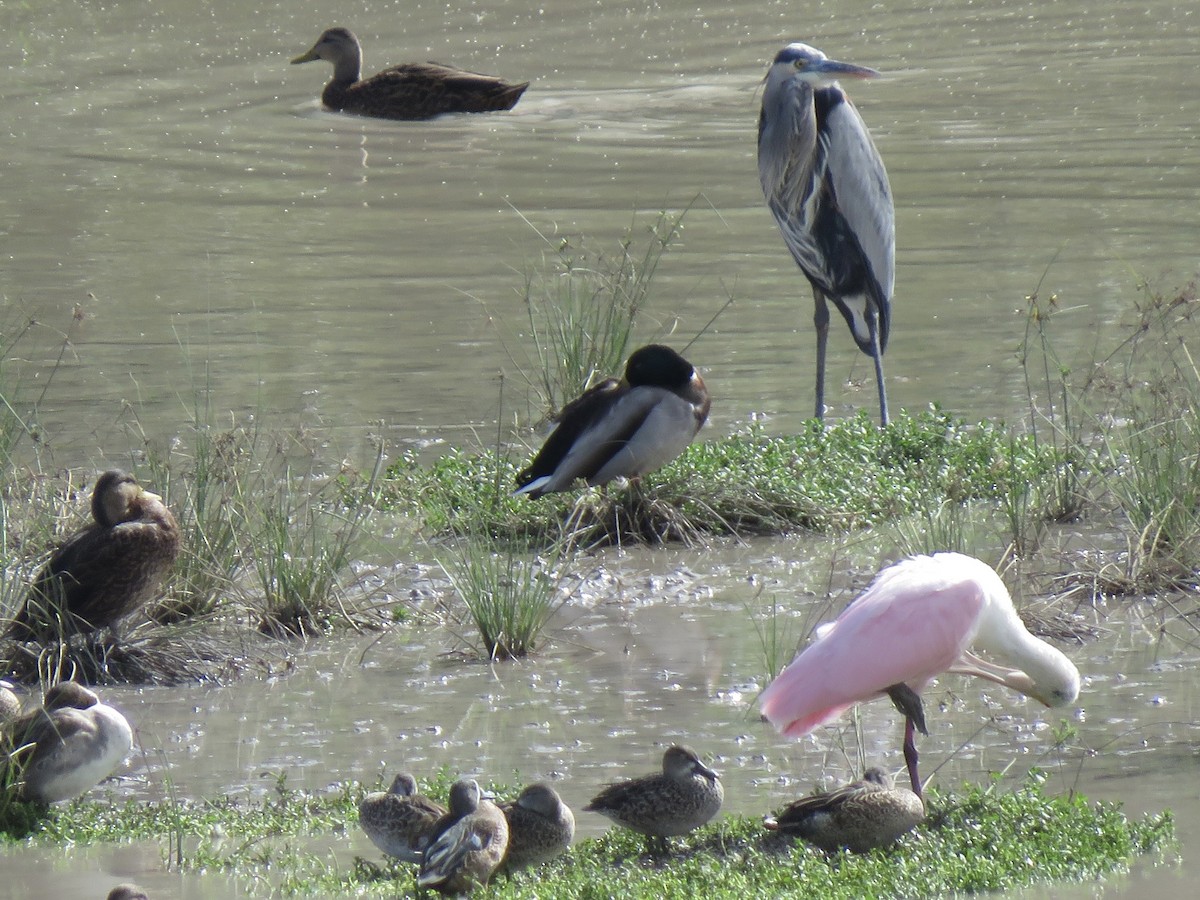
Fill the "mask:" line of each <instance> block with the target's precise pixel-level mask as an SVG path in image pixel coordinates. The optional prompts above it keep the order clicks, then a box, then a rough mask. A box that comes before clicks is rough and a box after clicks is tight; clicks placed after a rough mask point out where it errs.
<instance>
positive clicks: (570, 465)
mask: <svg viewBox="0 0 1200 900" xmlns="http://www.w3.org/2000/svg"><path fill="white" fill-rule="evenodd" d="M710 403H711V401H710V400H709V396H708V389H707V388H706V387H705V386H704V379H702V378H701V377H700V375H699V373H697V372H696V370H695V369H694V368H693V367H692V364H691V363H689V362H688V361H687V360H686V359H684V358H683V357H682V356H680V355H679V354H678V353H676V352H675V351H674V350H672V349H671V348H670V347H664V346H662V345H661V344H650V345H648V346H645V347H642V348H640V349H638V350H636V351H634V353H633V354H632V355H631V356H630V357H629V361H628V362H627V363H626V364H625V377H624V379H622V380H620V381H618V380H617V379H615V378H607V379H605V380H604V381H602V382H600V384H598V385H596V386H595V387H594V388H592V389H591V390H589V391H587V392H586V393H585V394H584V395H583V396H582V397H579V398H578V399H577V400H574V401H572V402H571V403H569V404H567V406H566V407H565V408H564V409H563V411H562V413H561V414H560V415H559V417H558V425H557V426H556V427H555V429H554V431H553V432H552V433H551V434H550V437H548V438H547V439H546V443H545V444H544V445H543V446H542V449H541V450H540V451H539V452H538V454H537V456H535V457H534V459H533V462H532V463H530V464H529V467H528V468H527V469H525V470H524V471H522V472H521V473H520V474H519V475H517V490H516V491H515V492H514V493H516V494H528V495H529V496H530V497H540V496H542V495H543V494H549V493H553V492H554V491H565V490H569V489H570V488H571V486H572V485H573V484H574V483H575V481H576V480H577V479H580V478H582V479H583V480H584V481H586V482H587V483H588V484H590V485H598V484H607V483H608V482H610V481H612V480H613V479H614V478H636V477H638V476H641V475H645V474H646V473H647V472H652V471H654V470H655V469H658V468H660V467H662V466H665V465H666V464H667V463H669V462H670V461H671V460H673V459H675V457H677V456H679V455H680V454H681V453H683V451H684V450H686V449H687V448H688V444H690V443H691V442H692V439H693V438H695V437H696V434H697V432H699V431H700V426H701V425H703V424H704V422H705V420H706V419H707V418H708V410H709V406H710Z"/></svg>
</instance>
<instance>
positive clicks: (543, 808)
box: [500, 781, 575, 872]
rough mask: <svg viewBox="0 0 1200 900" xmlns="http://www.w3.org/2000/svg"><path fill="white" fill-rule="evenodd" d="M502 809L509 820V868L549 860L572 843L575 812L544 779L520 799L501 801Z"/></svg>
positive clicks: (532, 786) (528, 789)
mask: <svg viewBox="0 0 1200 900" xmlns="http://www.w3.org/2000/svg"><path fill="white" fill-rule="evenodd" d="M500 809H501V810H502V811H503V812H504V818H505V819H507V820H508V853H507V855H506V856H505V857H504V863H503V868H504V869H505V870H506V871H508V872H512V871H513V870H514V869H520V868H523V867H524V866H536V865H539V864H540V863H544V862H547V861H548V860H551V859H554V857H556V856H558V855H559V854H561V853H563V852H564V851H565V850H566V849H567V848H568V847H570V846H571V841H572V840H573V839H574V837H575V815H574V813H572V812H571V807H569V806H567V804H565V803H563V801H562V798H561V797H560V796H558V791H556V790H554V788H552V787H550V785H548V784H546V783H545V782H544V781H539V782H536V783H534V784H531V785H529V786H528V787H526V788H525V790H523V791H521V794H520V796H519V797H517V799H516V800H510V801H508V802H506V803H501V804H500Z"/></svg>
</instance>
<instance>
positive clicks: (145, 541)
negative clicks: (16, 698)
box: [8, 469, 179, 641]
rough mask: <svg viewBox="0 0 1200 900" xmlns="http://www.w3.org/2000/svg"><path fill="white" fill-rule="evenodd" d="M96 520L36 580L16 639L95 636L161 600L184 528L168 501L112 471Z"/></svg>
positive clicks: (96, 495)
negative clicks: (163, 583)
mask: <svg viewBox="0 0 1200 900" xmlns="http://www.w3.org/2000/svg"><path fill="white" fill-rule="evenodd" d="M92 519H93V520H94V521H93V522H92V524H91V525H89V526H88V527H87V528H85V529H84V530H83V531H80V532H79V533H78V534H76V535H74V536H73V537H71V538H70V539H68V540H67V541H66V543H64V544H63V545H62V546H60V547H59V548H58V549H57V550H55V551H54V553H53V554H52V555H51V556H50V559H49V561H48V562H47V563H46V564H45V565H44V566H43V567H42V568H41V570H40V571H39V572H38V574H37V575H36V576H35V578H34V580H33V585H32V586H31V587H30V590H29V596H28V597H27V598H26V600H25V604H24V605H23V606H22V607H21V609H20V611H19V612H18V613H17V615H16V617H15V618H14V619H13V621H12V623H11V624H10V625H9V628H8V634H9V636H10V637H13V638H16V639H17V640H22V641H28V640H39V641H44V640H47V639H55V638H58V637H65V636H67V635H71V634H76V633H86V632H89V631H96V630H98V629H100V628H104V627H106V626H110V625H113V624H114V623H115V622H117V621H118V620H120V619H122V618H124V617H125V616H127V615H129V614H130V613H133V612H135V611H136V610H138V609H140V608H141V607H142V605H143V604H145V603H146V601H148V600H150V599H152V598H153V597H155V596H156V595H157V594H158V592H159V590H160V589H161V587H162V582H163V579H164V578H166V576H167V574H168V573H169V572H170V571H171V566H173V565H174V563H175V557H176V556H178V555H179V526H178V525H177V524H176V522H175V517H174V516H173V515H171V511H170V510H169V509H167V507H166V506H164V505H163V502H162V498H161V497H159V496H158V495H157V494H152V493H150V492H149V491H146V490H144V489H143V488H141V487H140V486H139V485H138V483H137V482H136V481H135V480H134V478H133V476H132V475H129V474H127V473H125V472H122V471H120V470H119V469H110V470H109V471H107V472H105V473H104V474H103V475H101V476H100V478H99V479H98V480H97V481H96V486H95V488H94V489H93V490H92Z"/></svg>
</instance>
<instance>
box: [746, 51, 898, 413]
mask: <svg viewBox="0 0 1200 900" xmlns="http://www.w3.org/2000/svg"><path fill="white" fill-rule="evenodd" d="M878 75H879V73H878V72H876V71H875V70H874V69H868V68H866V67H864V66H856V65H852V64H850V63H843V62H836V61H835V60H832V59H829V58H827V57H826V56H825V54H824V53H822V52H821V51H820V50H818V49H816V48H815V47H810V46H808V45H807V44H788V45H787V46H786V47H784V48H783V49H782V50H780V51H779V53H778V54H776V56H775V61H774V62H773V63H772V64H771V68H770V69H768V70H767V76H766V79H765V81H766V88H765V89H764V90H763V98H762V112H761V113H760V115H759V119H758V177H759V180H760V181H761V182H762V189H763V194H764V195H765V196H766V198H767V206H768V207H770V210H771V214H772V215H773V216H774V217H775V222H776V224H777V225H779V230H780V231H781V232H783V240H784V242H785V243H786V244H787V246H788V250H790V251H791V253H792V258H793V259H794V260H796V263H797V264H798V265H799V266H800V269H801V271H803V272H804V274H805V275H806V276H807V277H808V280H809V282H810V283H811V284H812V291H813V300H814V301H816V313H815V314H814V316H813V322H814V324H815V325H816V328H817V418H818V419H823V418H824V416H825V341H826V339H827V338H828V336H829V307H828V305H827V302H831V303H833V304H834V306H836V307H837V308H838V312H840V313H841V314H842V316H843V317H844V318H845V320H846V324H847V325H849V326H850V333H851V334H852V335H853V336H854V341H855V343H857V344H858V347H859V349H860V350H862V352H863V353H865V354H867V355H868V356H870V357H871V358H872V359H873V360H874V361H875V381H876V384H877V385H878V387H879V419H880V421H881V422H882V423H883V424H884V425H887V423H888V407H887V390H886V388H885V387H884V383H883V351H884V350H886V349H887V342H888V329H889V325H890V323H891V308H892V284H893V281H894V274H895V256H896V214H895V210H894V209H893V207H892V191H891V188H890V187H889V185H888V177H887V172H886V171H884V168H883V160H881V159H880V158H879V152H878V151H877V150H876V149H875V144H874V142H872V140H871V135H870V133H869V132H868V131H867V126H866V125H865V124H863V120H862V117H861V116H860V115H859V114H858V110H856V109H855V108H854V104H853V103H851V102H850V98H849V97H847V96H846V93H845V92H844V91H843V90H842V89H841V87H840V86H839V85H838V82H837V79H838V78H875V77H877V76H878Z"/></svg>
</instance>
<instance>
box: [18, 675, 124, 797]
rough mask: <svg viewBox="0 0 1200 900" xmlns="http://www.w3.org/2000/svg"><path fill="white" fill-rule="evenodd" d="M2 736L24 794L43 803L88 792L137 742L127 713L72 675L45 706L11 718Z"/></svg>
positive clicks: (50, 694) (49, 696) (48, 697)
mask: <svg viewBox="0 0 1200 900" xmlns="http://www.w3.org/2000/svg"><path fill="white" fill-rule="evenodd" d="M3 737H4V740H3V741H0V749H4V750H8V751H9V753H10V754H11V755H10V762H9V765H11V766H15V767H16V772H17V775H18V781H19V783H20V796H21V799H23V800H31V801H35V802H38V803H57V802H59V801H60V800H71V799H73V798H75V797H78V796H80V795H81V794H84V793H86V792H87V791H89V790H91V789H92V788H93V787H95V786H96V785H97V784H99V783H100V782H101V781H103V780H104V779H105V778H107V777H108V776H109V775H111V774H112V773H113V771H114V770H115V769H116V768H117V766H119V765H120V764H121V763H122V761H123V760H124V759H125V757H126V756H128V755H129V751H130V749H132V747H133V731H132V729H131V728H130V727H129V722H127V721H126V719H125V717H124V716H123V715H121V714H120V713H119V712H117V711H116V710H115V709H113V708H112V707H111V706H108V705H107V704H105V703H101V702H100V698H99V697H97V696H96V694H95V693H94V692H93V691H90V690H88V689H87V688H85V687H84V686H83V685H81V684H77V683H75V682H73V681H62V682H59V683H58V684H56V685H54V687H52V688H50V690H48V691H46V696H45V699H44V700H43V701H42V706H41V707H40V708H39V709H35V710H33V711H32V712H29V713H26V714H25V715H23V716H21V717H20V718H18V719H16V720H14V721H13V722H11V723H9V725H8V726H7V727H6V728H5V730H4V733H3ZM5 744H7V745H8V746H7V747H4V746H3V745H5Z"/></svg>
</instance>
